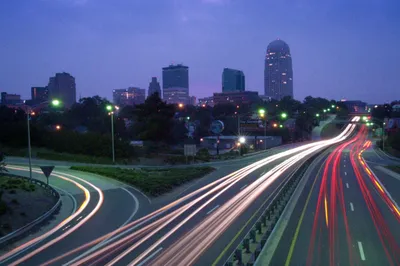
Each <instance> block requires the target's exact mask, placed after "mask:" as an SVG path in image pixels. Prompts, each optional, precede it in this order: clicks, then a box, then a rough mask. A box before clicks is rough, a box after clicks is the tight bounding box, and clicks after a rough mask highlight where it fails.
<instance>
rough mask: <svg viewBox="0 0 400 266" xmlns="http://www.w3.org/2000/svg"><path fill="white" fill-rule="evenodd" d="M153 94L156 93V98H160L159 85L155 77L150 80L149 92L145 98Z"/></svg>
mask: <svg viewBox="0 0 400 266" xmlns="http://www.w3.org/2000/svg"><path fill="white" fill-rule="evenodd" d="M154 93H158V96H159V97H160V98H161V97H162V95H161V87H160V83H159V82H158V81H157V78H156V77H152V78H151V82H150V84H149V92H148V94H147V97H149V96H150V95H153V94H154Z"/></svg>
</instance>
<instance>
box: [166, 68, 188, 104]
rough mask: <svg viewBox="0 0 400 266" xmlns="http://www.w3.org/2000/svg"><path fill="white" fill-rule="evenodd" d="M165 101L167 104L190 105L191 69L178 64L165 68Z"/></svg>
mask: <svg viewBox="0 0 400 266" xmlns="http://www.w3.org/2000/svg"><path fill="white" fill-rule="evenodd" d="M162 80H163V99H164V100H165V101H166V102H167V103H171V104H179V103H184V104H188V103H189V67H187V66H184V65H181V64H178V65H170V66H168V67H163V74H162Z"/></svg>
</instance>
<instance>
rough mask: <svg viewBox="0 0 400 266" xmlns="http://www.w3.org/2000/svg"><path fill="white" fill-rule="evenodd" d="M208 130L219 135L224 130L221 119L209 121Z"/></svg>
mask: <svg viewBox="0 0 400 266" xmlns="http://www.w3.org/2000/svg"><path fill="white" fill-rule="evenodd" d="M210 130H211V132H212V133H214V134H216V135H219V134H221V132H222V131H223V130H224V122H222V121H221V120H214V121H212V123H211V126H210Z"/></svg>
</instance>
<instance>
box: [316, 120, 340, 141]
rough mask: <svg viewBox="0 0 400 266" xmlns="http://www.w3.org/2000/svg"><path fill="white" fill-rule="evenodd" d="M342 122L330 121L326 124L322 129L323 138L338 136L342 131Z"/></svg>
mask: <svg viewBox="0 0 400 266" xmlns="http://www.w3.org/2000/svg"><path fill="white" fill-rule="evenodd" d="M342 126H343V125H342V124H336V123H329V124H327V125H325V126H324V127H323V128H322V130H321V138H323V139H329V138H333V137H336V136H337V135H339V134H340V133H341V132H342Z"/></svg>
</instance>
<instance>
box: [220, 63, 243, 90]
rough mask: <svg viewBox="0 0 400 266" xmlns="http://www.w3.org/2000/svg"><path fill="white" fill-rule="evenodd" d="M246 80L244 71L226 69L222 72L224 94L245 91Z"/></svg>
mask: <svg viewBox="0 0 400 266" xmlns="http://www.w3.org/2000/svg"><path fill="white" fill-rule="evenodd" d="M244 90H245V79H244V74H243V71H240V70H236V69H231V68H224V71H223V72H222V92H232V91H244Z"/></svg>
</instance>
